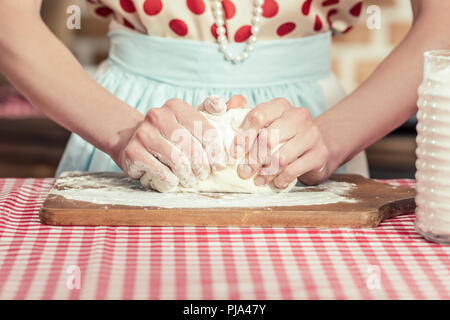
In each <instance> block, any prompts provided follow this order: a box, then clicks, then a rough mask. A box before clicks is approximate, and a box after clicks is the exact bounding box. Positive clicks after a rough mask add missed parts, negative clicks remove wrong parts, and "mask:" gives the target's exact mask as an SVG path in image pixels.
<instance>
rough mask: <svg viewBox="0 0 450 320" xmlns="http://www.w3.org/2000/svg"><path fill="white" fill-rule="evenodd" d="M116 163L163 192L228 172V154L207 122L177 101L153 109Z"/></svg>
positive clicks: (134, 133) (185, 104) (117, 154)
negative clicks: (144, 178) (224, 171)
mask: <svg viewBox="0 0 450 320" xmlns="http://www.w3.org/2000/svg"><path fill="white" fill-rule="evenodd" d="M113 159H114V160H115V161H116V163H118V165H119V166H120V167H121V168H122V169H123V171H124V172H125V173H126V174H128V175H129V176H130V177H132V178H135V179H139V178H141V177H142V176H143V175H144V174H145V175H146V179H147V182H149V184H151V185H152V187H154V188H155V189H157V190H158V191H162V192H163V191H169V190H171V189H173V188H175V187H176V186H177V185H178V184H181V185H182V186H184V187H193V186H195V185H196V184H197V182H198V180H204V179H206V178H207V177H208V176H209V175H210V173H211V172H212V171H213V170H221V169H223V168H225V166H226V163H227V154H226V151H225V147H224V145H223V142H222V140H221V138H220V135H219V133H218V132H217V130H216V129H215V128H214V127H213V126H212V125H211V124H210V123H209V122H208V121H207V120H206V118H205V117H204V116H203V115H202V114H201V113H200V112H199V111H198V110H196V109H195V108H193V107H192V106H190V105H189V104H187V103H186V102H184V101H183V100H180V99H176V98H174V99H170V100H168V101H167V102H166V103H165V104H164V105H163V106H162V107H160V108H153V109H151V110H150V111H149V112H148V113H147V114H146V116H145V118H144V120H143V121H141V122H140V123H139V124H138V125H137V126H136V127H135V129H134V132H133V133H132V134H131V136H130V138H129V139H128V141H127V142H125V143H124V144H123V145H122V146H120V147H119V151H118V152H117V153H115V155H114V156H113ZM148 180H150V181H148Z"/></svg>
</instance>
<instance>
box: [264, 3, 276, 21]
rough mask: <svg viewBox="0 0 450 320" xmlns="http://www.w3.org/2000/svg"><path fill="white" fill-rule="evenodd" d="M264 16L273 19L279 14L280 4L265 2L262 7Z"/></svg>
mask: <svg viewBox="0 0 450 320" xmlns="http://www.w3.org/2000/svg"><path fill="white" fill-rule="evenodd" d="M262 10H263V12H262V16H263V17H265V18H272V17H273V16H275V15H276V14H277V13H278V3H277V2H276V1H274V0H265V1H264V4H263V6H262Z"/></svg>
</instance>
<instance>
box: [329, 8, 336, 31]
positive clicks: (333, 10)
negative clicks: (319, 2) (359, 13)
mask: <svg viewBox="0 0 450 320" xmlns="http://www.w3.org/2000/svg"><path fill="white" fill-rule="evenodd" d="M336 13H338V11H337V10H336V9H331V10H330V11H328V13H327V22H328V25H329V26H330V27H331V24H332V21H331V16H333V15H335V14H336Z"/></svg>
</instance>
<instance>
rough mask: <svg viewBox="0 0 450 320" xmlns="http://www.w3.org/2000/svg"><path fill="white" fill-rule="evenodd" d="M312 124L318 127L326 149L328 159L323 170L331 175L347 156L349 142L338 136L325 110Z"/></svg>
mask: <svg viewBox="0 0 450 320" xmlns="http://www.w3.org/2000/svg"><path fill="white" fill-rule="evenodd" d="M313 121H314V124H315V125H316V126H317V128H318V129H319V131H320V133H321V135H322V139H323V142H324V144H325V145H326V147H327V149H328V161H327V165H326V168H325V170H326V171H327V173H326V175H327V176H329V175H331V174H332V173H333V172H334V171H335V170H336V169H337V168H339V166H341V165H342V164H343V163H344V162H345V161H346V159H347V158H348V156H349V154H350V151H349V147H350V142H349V141H348V142H347V143H345V144H343V143H341V141H342V139H340V138H339V133H338V132H337V130H335V129H333V122H334V121H330V118H329V117H328V115H327V112H325V113H324V114H322V115H321V116H319V117H317V118H315V119H314V120H313Z"/></svg>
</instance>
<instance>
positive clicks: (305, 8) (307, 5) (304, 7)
mask: <svg viewBox="0 0 450 320" xmlns="http://www.w3.org/2000/svg"><path fill="white" fill-rule="evenodd" d="M311 2H312V0H306V1H305V2H303V5H302V13H303V14H304V15H305V16H307V15H308V14H309V10H310V9H311Z"/></svg>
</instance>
